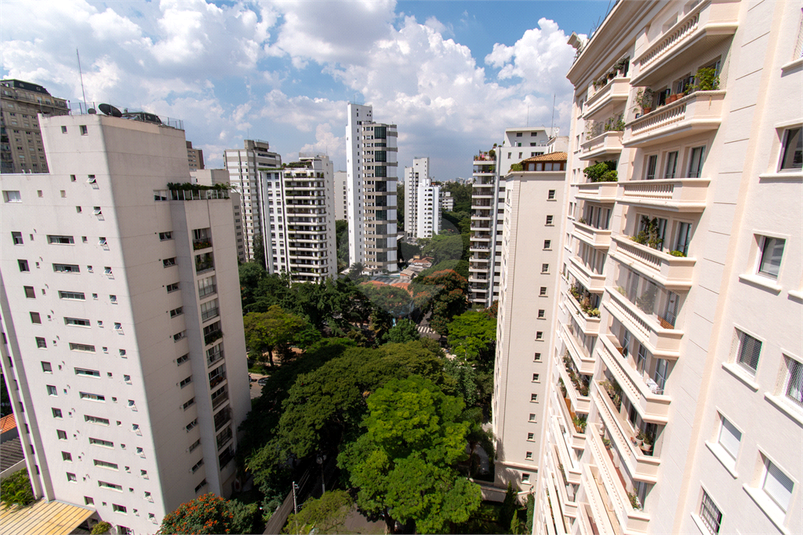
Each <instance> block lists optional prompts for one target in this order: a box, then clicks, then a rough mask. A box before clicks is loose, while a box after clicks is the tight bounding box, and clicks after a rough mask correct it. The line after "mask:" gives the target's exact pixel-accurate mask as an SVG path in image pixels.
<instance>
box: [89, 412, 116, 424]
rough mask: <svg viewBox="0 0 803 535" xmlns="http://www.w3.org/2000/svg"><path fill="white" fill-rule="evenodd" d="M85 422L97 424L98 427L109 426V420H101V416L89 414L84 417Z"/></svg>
mask: <svg viewBox="0 0 803 535" xmlns="http://www.w3.org/2000/svg"><path fill="white" fill-rule="evenodd" d="M84 421H85V422H87V423H90V424H97V425H109V424H110V423H111V422H109V419H108V418H101V417H99V416H90V415H88V414H86V415H84Z"/></svg>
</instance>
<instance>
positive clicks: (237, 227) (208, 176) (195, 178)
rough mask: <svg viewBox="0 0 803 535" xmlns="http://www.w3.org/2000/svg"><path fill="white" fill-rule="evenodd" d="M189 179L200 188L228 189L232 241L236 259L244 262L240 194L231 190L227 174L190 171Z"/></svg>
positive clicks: (209, 171) (213, 170) (210, 171)
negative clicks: (222, 187)
mask: <svg viewBox="0 0 803 535" xmlns="http://www.w3.org/2000/svg"><path fill="white" fill-rule="evenodd" d="M190 179H191V181H192V183H193V184H200V185H202V186H216V185H218V184H225V185H226V186H228V187H229V198H230V199H231V208H232V216H233V219H234V239H235V240H236V245H237V258H238V259H239V260H240V262H245V261H246V260H245V237H244V235H243V218H242V214H241V212H240V209H241V208H240V207H241V204H240V194H239V193H238V192H237V191H235V190H233V189H231V183H230V181H229V172H228V171H227V170H226V169H196V170H192V169H190Z"/></svg>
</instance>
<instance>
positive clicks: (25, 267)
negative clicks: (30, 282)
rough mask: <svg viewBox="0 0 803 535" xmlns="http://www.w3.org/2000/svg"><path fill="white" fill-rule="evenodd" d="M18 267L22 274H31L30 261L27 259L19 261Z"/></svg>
mask: <svg viewBox="0 0 803 535" xmlns="http://www.w3.org/2000/svg"><path fill="white" fill-rule="evenodd" d="M17 266H18V267H19V268H20V273H29V272H30V271H31V266H29V265H28V261H27V260H25V259H17Z"/></svg>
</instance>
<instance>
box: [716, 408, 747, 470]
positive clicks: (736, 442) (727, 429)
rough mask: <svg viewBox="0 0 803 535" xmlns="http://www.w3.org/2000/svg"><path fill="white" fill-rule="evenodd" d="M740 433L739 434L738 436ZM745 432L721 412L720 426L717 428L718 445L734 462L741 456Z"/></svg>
mask: <svg viewBox="0 0 803 535" xmlns="http://www.w3.org/2000/svg"><path fill="white" fill-rule="evenodd" d="M737 433H738V436H737ZM743 436H744V433H743V432H742V430H741V429H739V428H738V427H736V426H735V425H734V424H733V422H731V421H730V420H729V419H728V418H726V417H725V416H724V415H723V414H722V413H719V428H718V430H717V441H716V443H717V445H718V446H719V447H720V449H721V450H722V451H723V452H725V453H726V454H727V455H728V457H729V459H730V460H731V461H732V462H735V461H736V459H737V458H738V457H739V450H740V448H741V445H742V437H743Z"/></svg>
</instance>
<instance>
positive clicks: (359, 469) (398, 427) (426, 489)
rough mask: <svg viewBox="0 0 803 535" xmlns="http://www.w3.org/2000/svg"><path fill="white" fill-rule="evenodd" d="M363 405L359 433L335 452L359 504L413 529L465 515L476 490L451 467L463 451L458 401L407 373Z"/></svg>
mask: <svg viewBox="0 0 803 535" xmlns="http://www.w3.org/2000/svg"><path fill="white" fill-rule="evenodd" d="M367 404H368V410H369V411H370V413H369V415H368V416H367V417H366V418H365V421H364V426H365V428H366V431H365V433H364V434H363V435H361V436H360V437H359V438H358V439H357V440H356V441H355V442H353V443H352V444H350V445H349V446H348V447H347V448H346V449H345V450H344V451H343V453H341V454H340V456H339V457H338V464H339V465H340V466H341V468H344V469H346V470H347V471H348V472H349V476H350V481H351V484H352V485H353V486H354V487H355V488H357V489H359V492H358V495H357V496H358V497H357V503H358V504H359V506H360V507H361V508H362V509H364V510H366V511H369V512H371V513H374V514H380V513H385V514H387V515H388V516H391V515H392V517H393V519H395V520H399V521H401V522H404V523H406V522H408V521H414V522H415V524H416V531H417V532H418V533H443V532H445V531H448V527H449V524H450V523H457V522H465V521H466V520H468V518H469V517H470V515H471V513H472V512H473V511H475V510H476V509H477V508H478V507H479V505H480V502H481V493H480V489H479V486H477V485H476V484H473V483H470V482H469V481H468V480H466V479H464V478H463V477H461V476H460V475H459V474H458V472H457V470H456V468H455V465H456V463H457V462H458V461H460V460H462V459H463V458H464V457H465V456H466V453H465V446H466V440H465V438H466V434H467V432H468V423H467V422H464V421H462V420H461V414H462V411H463V401H462V400H461V399H460V398H457V397H453V396H447V395H446V394H444V393H443V392H442V391H441V390H440V388H438V387H437V386H436V385H435V384H433V383H432V382H431V381H429V380H427V379H425V378H423V377H419V376H411V377H408V378H406V379H396V380H391V381H389V382H388V383H387V384H386V385H385V386H384V387H382V388H380V389H378V390H376V392H374V393H373V394H371V395H370V396H369V397H368V400H367Z"/></svg>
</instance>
